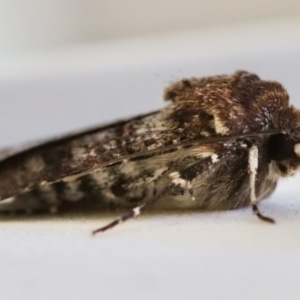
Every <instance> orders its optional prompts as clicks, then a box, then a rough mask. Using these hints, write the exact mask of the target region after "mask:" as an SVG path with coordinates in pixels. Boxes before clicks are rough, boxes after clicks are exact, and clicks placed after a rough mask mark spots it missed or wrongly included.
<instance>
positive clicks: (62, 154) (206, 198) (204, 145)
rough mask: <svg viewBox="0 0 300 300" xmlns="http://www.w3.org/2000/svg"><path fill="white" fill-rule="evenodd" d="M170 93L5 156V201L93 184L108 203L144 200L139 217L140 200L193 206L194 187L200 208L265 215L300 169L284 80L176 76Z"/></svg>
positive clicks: (51, 198) (72, 196)
mask: <svg viewBox="0 0 300 300" xmlns="http://www.w3.org/2000/svg"><path fill="white" fill-rule="evenodd" d="M164 98H165V100H168V101H169V105H167V106H166V107H165V108H164V109H162V110H160V111H157V112H154V113H150V114H147V115H142V116H139V117H136V118H133V119H129V120H125V121H121V122H118V123H114V124H111V125H108V126H104V127H100V128H96V129H93V130H89V131H86V132H83V133H79V134H76V135H71V136H68V137H66V138H63V139H58V140H54V141H51V142H48V143H45V144H41V145H39V146H35V147H32V148H29V149H26V150H25V151H19V152H18V151H17V152H16V153H11V154H7V153H4V155H3V156H2V161H0V198H1V199H6V198H8V197H17V199H18V203H19V204H20V206H21V207H26V206H27V202H28V203H32V200H30V199H32V196H33V194H34V193H35V194H36V196H37V197H38V198H45V199H47V200H46V201H44V202H45V203H46V206H47V205H48V206H49V205H50V206H53V205H54V206H56V204H57V203H60V202H61V201H60V200H57V199H58V198H59V197H61V198H65V199H69V200H70V201H78V200H79V199H82V198H86V195H87V194H88V193H89V191H95V194H97V193H98V194H99V195H101V197H102V198H104V199H106V200H108V201H107V202H113V203H115V204H119V202H122V200H121V199H126V201H127V200H128V201H127V202H126V201H125V202H126V203H127V204H128V203H129V202H130V201H131V203H133V204H134V203H135V204H140V206H139V207H137V209H136V210H135V211H134V210H133V211H131V215H130V217H133V216H137V215H138V214H139V213H140V212H141V211H142V210H143V209H145V207H146V206H145V205H144V204H141V203H144V202H145V203H153V202H156V200H161V199H162V198H170V199H173V198H176V197H178V199H179V198H180V199H181V200H180V201H181V203H183V202H184V203H188V200H187V198H185V196H186V195H187V193H185V191H188V194H189V196H188V197H190V199H192V201H195V200H196V202H195V203H196V204H195V205H194V206H197V207H203V208H208V209H216V208H223V209H224V208H235V207H240V206H244V205H247V204H250V203H251V204H252V205H253V208H254V211H255V213H256V214H257V215H259V212H258V210H257V207H256V202H257V201H259V200H261V199H263V198H264V197H266V196H267V195H269V194H270V193H271V192H272V191H273V190H274V188H275V185H276V182H277V179H278V177H279V176H289V175H292V174H293V173H295V172H296V170H297V169H298V166H299V164H300V162H299V158H298V154H297V153H298V152H300V150H298V148H300V146H299V147H298V148H297V146H298V141H299V140H300V133H299V129H298V128H299V127H300V116H299V115H300V113H299V111H298V110H297V109H295V108H294V107H293V106H290V105H289V96H288V94H287V92H286V91H285V89H284V88H283V87H282V85H281V84H279V83H277V82H274V81H264V80H261V79H260V78H259V77H258V76H257V75H255V74H251V73H248V72H246V71H237V72H235V73H234V74H233V75H220V76H213V77H205V78H200V79H197V78H192V79H183V80H180V81H178V82H176V83H174V84H172V85H170V86H169V87H168V88H167V89H166V90H165V94H164ZM271 134H272V136H273V138H272V139H271V140H270V139H269V136H270V135H271ZM270 141H271V142H270ZM282 143H283V144H282ZM277 144H280V145H284V147H278V146H276V145H277ZM279 148H280V149H284V150H283V151H279V150H278V149H279ZM237 195H238V196H237ZM58 196H59V197H58ZM101 197H100V198H101ZM199 198H201V199H202V200H201V201H199V200H198V199H199ZM182 199H183V200H182ZM197 200H198V202H197ZM30 201H31V202H30ZM180 201H179V202H180ZM179 202H178V203H179ZM22 203H23V204H22ZM33 203H34V205H36V203H38V201H33ZM168 203H170V206H172V205H173V203H176V201H175V202H172V201H171V200H169V202H168ZM199 203H201V205H199ZM204 203H205V205H204ZM19 204H18V205H19ZM133 204H130V205H133ZM28 205H29V204H28ZM34 205H33V204H32V205H31V207H34ZM176 205H177V204H176ZM176 205H175V206H176ZM16 206H17V205H15V207H16ZM179 206H180V205H179ZM187 206H188V204H187ZM192 206H193V205H192ZM27 207H28V206H27ZM125 219H126V218H125ZM120 220H121V221H123V220H124V219H120ZM120 220H119V221H120ZM117 223H118V222H117ZM117 223H116V224H117Z"/></svg>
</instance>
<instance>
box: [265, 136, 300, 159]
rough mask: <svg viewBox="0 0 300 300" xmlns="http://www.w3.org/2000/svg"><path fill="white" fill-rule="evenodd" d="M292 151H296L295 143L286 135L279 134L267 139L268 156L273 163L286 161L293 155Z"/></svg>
mask: <svg viewBox="0 0 300 300" xmlns="http://www.w3.org/2000/svg"><path fill="white" fill-rule="evenodd" d="M298 148H299V147H298ZM294 150H296V149H295V142H294V141H292V140H291V138H290V137H289V136H288V135H287V134H283V133H279V134H274V135H271V136H270V137H269V140H268V156H269V157H270V159H272V160H275V161H281V160H285V159H288V158H290V157H292V156H293V155H294V154H295V152H294ZM299 150H300V149H299ZM299 153H300V151H299Z"/></svg>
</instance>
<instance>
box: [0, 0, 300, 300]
mask: <svg viewBox="0 0 300 300" xmlns="http://www.w3.org/2000/svg"><path fill="white" fill-rule="evenodd" d="M0 2H5V1H0ZM28 2H30V5H29V4H28V6H26V9H27V11H26V10H25V8H24V11H23V13H24V14H25V13H27V14H25V15H22V16H20V15H18V14H17V12H18V10H19V9H21V8H22V6H19V5H21V4H20V2H19V1H15V6H13V5H10V4H9V3H13V1H10V2H6V6H5V5H3V6H2V7H3V9H4V11H5V9H6V10H7V11H6V12H8V14H5V16H6V18H7V19H8V20H11V23H10V22H8V21H7V23H5V24H6V26H7V27H6V29H7V30H6V31H5V34H2V36H1V38H2V41H3V42H2V44H1V47H2V48H1V53H2V54H1V68H0V96H1V98H0V99H1V102H0V116H1V121H2V122H1V124H2V126H1V128H0V135H1V143H2V146H3V147H4V146H9V145H13V144H18V143H22V142H25V141H28V140H35V139H44V138H45V137H49V136H55V135H60V134H62V133H63V132H68V131H70V130H71V131H72V130H77V129H80V128H84V127H86V126H92V125H95V124H98V123H102V122H107V121H111V120H114V119H116V118H121V117H125V116H131V115H135V114H137V113H141V112H148V111H150V110H154V109H157V108H160V107H163V105H164V103H162V100H161V93H162V89H163V87H164V86H165V85H166V84H168V83H169V82H170V81H172V80H176V79H179V78H181V77H183V76H199V77H200V76H206V75H213V74H219V73H230V72H233V71H234V70H236V69H246V70H249V71H253V72H256V73H258V74H259V75H260V76H261V77H262V78H266V79H274V80H278V81H280V82H281V83H283V84H284V85H285V87H286V88H287V89H288V91H289V93H290V95H291V101H292V103H294V104H295V105H298V106H299V107H300V100H299V99H300V89H299V79H300V75H299V74H300V72H299V70H300V58H299V53H300V31H299V29H300V21H299V18H298V16H299V10H297V9H298V4H297V3H298V2H295V1H285V2H283V1H282V2H281V1H279V2H276V3H279V4H276V5H271V2H268V1H260V2H259V3H261V4H258V2H255V1H254V3H255V4H253V6H251V5H250V4H248V6H246V7H244V8H243V9H241V7H240V6H238V4H237V3H238V2H237V1H230V4H228V6H226V5H221V4H220V3H221V2H219V6H218V5H217V2H218V1H214V2H212V3H215V4H214V5H215V7H214V8H215V10H214V11H213V10H210V9H209V8H210V6H209V5H208V4H206V6H205V3H204V2H201V1H199V3H200V4H202V5H203V10H201V8H202V7H201V6H200V4H199V6H197V7H198V10H197V12H198V13H199V19H202V21H201V22H200V21H198V20H197V18H196V17H195V16H196V15H197V14H196V12H195V11H196V8H197V7H196V6H193V5H195V4H193V5H192V4H191V3H194V2H193V1H187V2H185V3H187V4H186V5H187V9H189V12H190V13H187V12H186V11H184V17H183V20H186V22H184V21H183V20H181V18H180V15H179V13H178V12H177V11H178V10H180V6H178V5H176V6H174V7H173V6H172V5H171V4H170V1H169V6H168V7H169V10H167V9H166V8H165V10H162V11H164V12H168V14H165V15H168V18H169V22H171V24H173V26H174V30H172V26H169V25H168V26H167V25H166V24H167V23H163V22H162V23H159V24H160V27H159V26H158V27H157V28H156V27H155V28H152V27H151V26H153V25H151V24H154V23H155V22H153V21H152V19H151V18H150V16H151V14H152V15H153V16H155V14H154V12H152V11H151V10H150V8H147V7H146V8H144V10H143V11H144V12H145V17H144V18H142V17H141V18H140V19H136V22H137V23H136V25H135V26H133V25H130V24H133V23H134V22H133V20H134V19H135V18H136V17H137V16H138V15H139V14H138V12H139V9H140V11H141V8H140V7H137V8H136V9H137V10H134V9H133V8H132V7H131V6H130V5H129V2H132V3H133V2H135V1H128V6H126V7H125V8H128V9H129V10H128V13H130V12H131V11H132V18H129V20H128V22H129V23H128V24H127V23H126V22H125V19H126V18H125V19H122V18H119V19H118V18H117V17H116V16H118V15H119V14H120V11H119V10H117V8H120V7H119V2H116V1H115V2H114V3H115V5H116V11H114V10H113V9H112V10H107V14H105V13H104V12H102V13H103V15H105V16H106V19H105V18H104V21H105V20H107V22H108V21H109V20H111V22H112V25H111V27H109V26H108V25H107V26H108V27H107V28H108V29H107V30H108V31H109V29H110V34H111V35H110V36H109V37H107V36H105V32H106V31H107V30H106V31H105V30H102V31H103V34H102V35H101V34H100V33H101V32H102V31H101V30H98V31H97V30H96V29H97V26H96V25H94V27H93V26H92V28H93V30H94V31H93V32H94V33H93V34H92V33H89V34H82V35H80V36H79V37H78V39H77V40H76V39H74V38H72V34H75V33H76V30H78V28H82V27H84V26H79V25H78V24H77V23H76V22H75V21H74V14H75V13H78V14H80V15H82V13H83V11H82V10H81V8H82V7H84V6H82V5H81V6H78V7H77V8H76V6H75V3H77V4H78V5H79V1H77V2H76V1H74V3H73V4H72V5H71V4H70V3H71V2H68V1H64V2H60V3H64V5H66V7H67V8H73V10H74V11H73V10H70V9H65V11H64V10H63V12H64V13H65V18H64V17H63V16H61V15H58V16H56V19H55V20H56V22H54V21H53V19H51V18H50V17H51V13H52V12H53V11H51V8H52V9H53V10H54V11H55V8H54V7H55V5H58V1H53V2H52V3H50V2H49V4H48V8H47V9H46V8H44V10H45V11H44V15H43V11H41V10H39V9H40V7H39V6H38V2H37V1H28ZM28 2H27V3H28ZM96 2H97V1H96ZM96 2H94V3H96ZM100 2H101V1H99V2H97V3H99V5H100ZM68 3H69V4H68ZM104 3H106V1H103V3H102V4H103V5H104ZM166 3H168V1H166ZM180 3H181V4H182V5H183V2H180ZM272 3H273V2H272ZM283 3H285V4H283ZM286 3H287V4H288V5H287V4H286ZM4 4H5V3H4ZM17 4H18V5H17ZM50 4H51V5H50ZM134 4H136V3H134ZM34 5H36V6H35V8H34ZM67 5H69V6H67ZM120 5H121V4H120ZM166 5H167V4H166ZM249 5H250V6H249ZM56 7H57V6H56ZM107 7H108V6H106V7H105V6H104V8H106V9H107ZM121 7H122V5H121ZM251 7H252V8H255V9H254V10H253V9H250V8H251ZM274 7H275V8H274ZM278 7H279V8H278ZM283 7H285V9H283ZM125 8H124V9H125ZM161 8H162V7H161ZM234 8H236V12H235V13H234V11H235V9H234ZM238 8H239V9H240V10H238ZM8 9H10V10H8ZM56 9H57V8H56ZM205 9H206V10H205ZM147 10H148V13H147ZM203 11H206V12H207V14H208V15H207V16H206V14H205V13H204V12H203ZM270 11H271V13H270ZM46 12H48V13H46ZM95 12H96V11H94V13H95ZM2 13H3V10H1V14H2ZM30 13H32V15H30ZM68 13H69V14H68ZM72 13H74V14H73V15H72ZM176 13H177V15H176ZM70 14H71V15H70ZM95 14H96V13H95ZM174 15H175V16H177V19H176V18H175V19H174V18H173V17H172V16H174ZM216 15H218V16H220V19H218V18H216ZM47 16H48V17H49V19H47V18H46V17H47ZM72 16H73V17H72ZM109 16H111V18H109ZM146 16H147V17H146ZM189 16H190V19H189V18H188V17H189ZM205 16H206V17H205ZM209 16H211V18H209ZM34 17H36V18H37V19H38V20H39V22H36V23H34V22H29V21H32V20H35V18H34ZM38 17H39V18H38ZM52 17H53V16H52ZM275 17H276V18H275ZM53 18H54V17H53ZM89 18H90V22H92V20H93V18H92V17H91V15H86V16H85V18H83V19H86V20H87V19H89ZM203 18H204V21H203ZM205 18H206V19H205ZM222 18H223V19H222ZM0 19H1V18H0ZM3 20H5V18H2V22H4V21H3ZM24 20H25V21H28V22H27V23H26V22H25V21H24ZM62 20H65V22H67V21H68V20H70V21H73V23H74V24H75V25H76V24H77V25H78V26H77V27H76V26H75V28H73V25H72V24H73V23H71V25H72V26H71V25H70V26H69V25H68V26H66V24H65V23H63V22H62ZM76 20H77V19H76ZM112 20H114V22H113V21H112ZM118 20H120V22H118ZM126 20H127V19H126ZM147 20H148V23H147ZM154 20H156V21H157V22H158V20H163V16H161V17H160V18H158V17H157V16H156V17H155V18H154ZM172 20H173V21H172ZM176 20H177V23H176ZM192 20H194V21H193V22H194V23H193V22H192ZM205 20H206V21H205ZM210 20H217V21H218V20H219V23H218V22H217V21H216V25H215V26H211V25H212V22H210ZM243 20H246V21H248V23H246V22H245V23H244V22H242V21H243ZM87 21H88V20H87ZM87 21H86V22H87ZM104 21H103V22H104ZM22 22H23V23H22ZM51 22H52V23H51ZM99 22H100V21H99ZM157 22H156V23H157ZM172 22H173V23H172ZM197 22H198V23H197ZM25 24H27V25H28V24H29V25H30V26H29V25H28V27H26V26H25ZM49 24H52V25H53V26H52V27H51V26H49V28H48V31H47V30H46V29H47V25H49ZM68 24H69V23H68ZM93 24H94V23H93ZM95 24H96V23H95ZM101 24H102V25H101V26H100V25H99V26H100V27H101V29H103V28H102V26H104V25H103V24H106V23H105V22H104V23H101ZM126 24H127V25H128V26H126ZM147 24H148V25H147ZM164 24H165V25H164ZM176 24H177V25H176ZM191 24H192V25H191ZM12 25H13V26H12ZM31 25H32V26H31ZM33 25H35V26H33ZM37 25H40V26H37ZM54 25H55V26H56V27H55V26H54ZM113 25H114V26H113ZM138 25H140V26H138ZM146 25H147V26H148V27H147V26H146ZM150 25H151V26H150ZM175 25H176V26H177V27H176V26H175ZM0 28H1V29H2V31H3V32H4V30H3V26H2V27H1V26H0ZM42 29H44V31H43V30H42ZM67 29H68V30H69V32H68V30H67ZM123 30H124V32H122V31H123ZM20 33H22V34H20ZM42 33H44V35H45V36H46V37H48V38H46V37H43V38H42ZM59 33H60V34H61V36H59ZM150 33H151V34H150ZM77 34H79V33H77ZM40 35H41V36H40ZM134 36H135V37H134ZM5 37H6V40H5ZM25 37H27V38H25ZM113 37H114V38H115V39H113ZM117 37H118V38H119V39H116V38H117ZM93 41H94V42H93ZM96 41H98V42H96ZM18 43H19V44H18ZM47 43H48V44H47ZM299 180H300V178H299V177H298V178H297V177H296V178H293V179H288V180H283V181H282V182H281V184H280V186H279V188H278V190H277V192H276V194H274V195H273V196H272V198H271V199H270V200H268V201H266V202H264V203H262V204H261V205H260V207H261V210H262V211H263V212H264V213H265V214H267V215H270V216H272V217H274V218H275V219H276V220H277V224H276V225H269V224H264V223H262V222H260V221H259V220H257V219H256V217H254V216H253V215H252V213H251V211H250V209H242V210H237V211H230V212H218V213H199V212H181V213H180V212H173V213H165V212H152V213H149V214H146V215H144V216H143V217H141V218H139V219H138V220H136V221H132V222H128V223H126V224H124V225H123V226H120V227H119V228H117V229H115V230H113V231H111V232H107V233H106V234H103V235H99V236H97V237H95V238H91V237H90V230H91V229H94V228H97V227H98V226H101V225H103V224H105V223H106V222H107V221H109V220H111V218H113V217H114V216H116V215H117V214H118V213H114V214H107V213H104V214H102V213H98V214H94V215H92V216H91V215H85V214H81V215H77V214H69V215H65V216H57V217H51V216H50V217H29V216H23V217H4V218H3V221H2V222H1V230H0V245H1V246H0V266H1V268H0V276H1V279H2V280H1V282H0V291H1V298H3V299H183V298H184V299H254V298H255V299H299V295H300V285H299V281H300V275H299V273H300V271H299V270H300V253H299V251H300V239H299V237H300V228H299V227H300V216H299V211H300V199H299V196H300V195H299V194H300V189H299V182H300V181H299Z"/></svg>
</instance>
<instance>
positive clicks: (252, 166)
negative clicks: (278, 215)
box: [248, 145, 275, 223]
mask: <svg viewBox="0 0 300 300" xmlns="http://www.w3.org/2000/svg"><path fill="white" fill-rule="evenodd" d="M248 165H249V174H250V203H251V206H252V211H253V213H254V214H255V215H256V216H257V217H258V218H259V219H260V220H263V221H266V222H269V223H275V221H274V220H273V219H272V218H269V217H266V216H264V215H263V214H261V212H260V211H259V209H258V207H257V198H256V192H255V182H256V175H257V168H258V148H257V146H256V145H252V147H251V148H250V150H249V158H248Z"/></svg>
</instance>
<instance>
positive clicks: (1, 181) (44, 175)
mask: <svg viewBox="0 0 300 300" xmlns="http://www.w3.org/2000/svg"><path fill="white" fill-rule="evenodd" d="M230 139H231V140H232V139H233V138H232V137H228V138H227V140H230ZM217 140H218V139H214V140H213V141H212V140H209V139H203V140H199V141H193V142H191V143H185V144H183V145H182V146H180V145H176V146H175V145H174V146H167V147H161V148H157V149H154V150H149V151H143V152H140V153H133V154H129V155H123V156H120V157H118V158H111V159H109V158H107V159H106V160H102V161H100V163H99V162H97V161H95V163H93V162H91V161H89V160H88V159H87V158H86V157H83V158H82V161H76V165H75V166H72V165H70V166H69V165H68V164H65V165H64V160H59V155H60V152H59V151H60V150H61V151H64V148H63V147H61V148H60V146H59V145H60V144H58V146H56V147H54V148H51V147H50V148H48V147H46V148H33V149H30V150H27V151H24V152H20V153H19V154H16V155H12V156H8V157H7V158H6V159H4V160H2V161H1V162H0V198H1V199H2V200H3V199H6V198H9V197H14V196H16V195H18V194H22V193H25V192H29V191H31V190H34V189H35V188H38V187H39V186H42V185H49V184H53V183H56V182H59V181H65V182H67V181H72V180H75V179H76V178H78V177H82V176H84V175H86V174H89V173H91V172H95V171H97V170H100V169H104V168H113V167H114V166H115V167H116V166H117V165H121V164H123V163H124V162H129V163H130V162H136V163H135V164H134V167H135V168H137V169H138V168H145V164H146V165H147V166H149V165H151V168H152V169H153V168H154V167H155V166H157V167H158V165H159V166H162V165H164V166H168V165H169V164H170V163H172V161H178V160H181V159H182V158H183V157H185V156H189V155H193V156H194V157H198V159H201V157H203V156H207V155H211V154H213V153H214V151H215V150H214V147H216V145H217V144H218V142H217ZM221 140H222V139H221ZM181 147H183V148H182V149H180V148H181ZM97 158H98V157H97ZM141 162H142V163H141ZM68 163H70V160H68Z"/></svg>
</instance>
